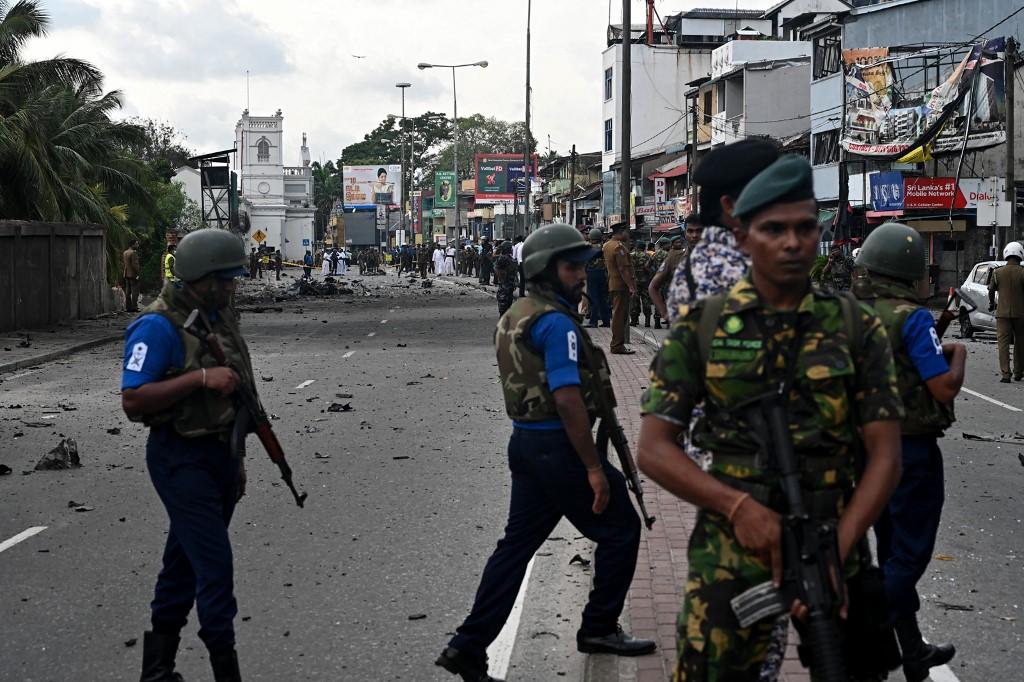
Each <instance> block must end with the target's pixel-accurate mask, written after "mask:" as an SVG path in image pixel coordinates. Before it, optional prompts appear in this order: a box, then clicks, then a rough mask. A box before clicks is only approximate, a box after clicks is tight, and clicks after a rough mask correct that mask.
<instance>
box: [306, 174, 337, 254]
mask: <svg viewBox="0 0 1024 682" xmlns="http://www.w3.org/2000/svg"><path fill="white" fill-rule="evenodd" d="M310 169H311V170H312V173H313V205H314V206H316V215H315V216H314V218H313V226H314V234H315V235H316V236H317V239H322V238H323V234H324V230H326V229H327V222H328V221H329V220H330V218H331V209H332V208H333V207H334V202H335V200H337V199H341V196H342V186H341V171H340V170H339V169H338V168H337V167H336V166H335V165H334V162H333V161H327V162H326V163H324V164H322V165H321V163H320V162H319V161H314V162H313V163H312V165H311V166H310Z"/></svg>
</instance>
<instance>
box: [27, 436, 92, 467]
mask: <svg viewBox="0 0 1024 682" xmlns="http://www.w3.org/2000/svg"><path fill="white" fill-rule="evenodd" d="M80 466H82V461H81V459H79V457H78V443H76V442H75V441H74V439H72V438H62V439H61V441H60V443H59V444H58V445H57V447H55V448H54V449H53V450H50V451H49V452H48V453H46V454H45V455H43V458H42V459H41V460H39V462H38V463H37V464H36V471H60V470H63V469H77V468H78V467H80Z"/></svg>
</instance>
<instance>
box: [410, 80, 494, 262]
mask: <svg viewBox="0 0 1024 682" xmlns="http://www.w3.org/2000/svg"><path fill="white" fill-rule="evenodd" d="M464 66H479V67H480V68H482V69H486V68H487V62H486V61H479V62H472V63H470V64H427V63H426V62H420V63H419V64H417V65H416V68H418V69H420V70H423V69H435V68H436V69H451V70H452V120H453V126H452V134H453V135H454V137H453V142H452V170H454V171H455V248H456V251H457V250H458V244H459V237H460V232H462V225H461V218H460V216H459V98H458V95H457V94H456V92H455V69H461V68H462V67H464ZM447 250H448V248H447V246H446V247H445V251H447Z"/></svg>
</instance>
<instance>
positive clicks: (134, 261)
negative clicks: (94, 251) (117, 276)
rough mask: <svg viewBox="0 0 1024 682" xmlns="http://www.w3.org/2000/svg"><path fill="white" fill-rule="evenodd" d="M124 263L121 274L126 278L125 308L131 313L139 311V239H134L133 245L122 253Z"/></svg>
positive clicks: (140, 272)
mask: <svg viewBox="0 0 1024 682" xmlns="http://www.w3.org/2000/svg"><path fill="white" fill-rule="evenodd" d="M121 261H122V263H123V266H122V270H121V276H122V277H123V278H124V279H123V281H124V309H125V310H126V311H127V312H129V313H136V312H138V311H139V275H141V274H142V266H141V265H139V240H138V239H133V240H132V243H131V245H129V246H128V248H127V249H125V251H124V253H123V254H121Z"/></svg>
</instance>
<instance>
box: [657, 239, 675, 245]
mask: <svg viewBox="0 0 1024 682" xmlns="http://www.w3.org/2000/svg"><path fill="white" fill-rule="evenodd" d="M655 244H656V245H657V246H669V245H670V244H672V240H671V239H669V238H668V237H662V238H661V239H659V240H658V241H657V242H655Z"/></svg>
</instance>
